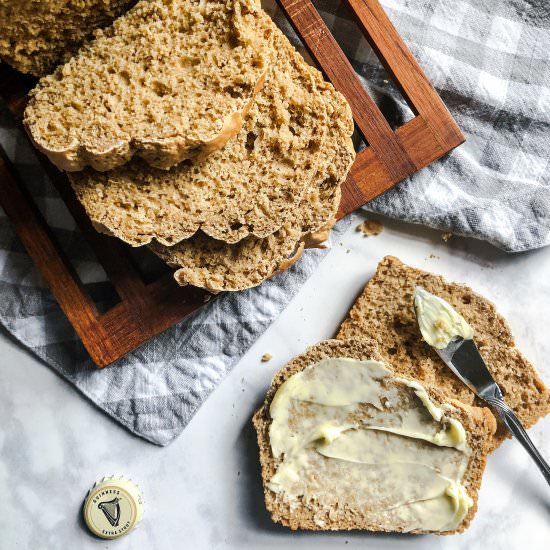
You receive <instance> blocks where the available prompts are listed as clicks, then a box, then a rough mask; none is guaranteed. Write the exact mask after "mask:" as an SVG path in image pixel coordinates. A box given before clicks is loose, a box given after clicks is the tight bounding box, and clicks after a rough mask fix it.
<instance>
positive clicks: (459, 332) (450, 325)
mask: <svg viewBox="0 0 550 550" xmlns="http://www.w3.org/2000/svg"><path fill="white" fill-rule="evenodd" d="M414 309H415V311H416V318H417V319H418V326H419V327H420V332H421V333H422V337H423V338H424V340H426V342H427V343H428V344H430V346H433V347H434V348H437V349H443V348H446V347H447V346H448V345H449V342H451V340H454V339H455V338H457V337H462V338H464V340H471V339H472V338H473V337H474V329H473V328H472V327H471V326H470V325H469V324H468V323H467V322H466V320H465V319H464V317H462V315H460V314H459V313H457V312H456V311H455V310H454V308H453V307H452V306H451V305H450V304H449V303H447V302H446V301H445V300H443V299H442V298H439V296H435V295H433V294H431V293H429V292H428V291H427V290H424V289H423V288H422V287H419V286H417V287H416V288H415V290H414Z"/></svg>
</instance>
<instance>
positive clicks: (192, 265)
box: [149, 184, 341, 293]
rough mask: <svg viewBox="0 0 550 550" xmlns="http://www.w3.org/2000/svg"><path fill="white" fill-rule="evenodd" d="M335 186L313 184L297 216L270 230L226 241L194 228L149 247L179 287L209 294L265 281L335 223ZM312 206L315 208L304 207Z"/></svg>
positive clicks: (323, 238)
mask: <svg viewBox="0 0 550 550" xmlns="http://www.w3.org/2000/svg"><path fill="white" fill-rule="evenodd" d="M340 197H341V190H340V187H339V186H338V185H333V184H329V185H324V186H318V187H317V188H315V187H313V188H312V189H311V191H310V192H309V193H307V195H306V196H305V197H304V200H303V201H302V202H303V204H302V205H301V207H300V209H299V210H298V211H297V213H296V214H297V215H295V216H291V218H290V219H289V220H288V221H287V222H286V223H285V225H284V226H283V227H281V228H280V229H278V230H277V231H276V232H275V233H273V234H272V235H269V236H268V237H264V238H258V237H252V236H249V237H246V238H244V239H242V240H241V241H239V242H238V243H235V244H228V243H226V242H224V241H218V240H216V239H213V238H212V237H208V236H207V235H205V234H204V233H202V232H201V233H197V234H195V235H194V236H193V237H191V238H190V239H187V240H185V241H181V242H179V243H178V244H176V245H175V246H163V245H160V244H158V243H157V244H151V245H149V247H150V248H151V250H152V251H153V252H154V253H155V254H157V255H158V256H159V257H160V258H161V259H163V260H164V261H165V262H167V263H168V265H170V266H171V267H175V268H177V270H176V272H175V273H174V278H175V279H176V281H177V282H178V284H180V285H181V286H186V285H192V286H196V287H200V288H205V289H207V290H209V291H210V292H213V293H218V292H225V291H237V290H244V289H246V288H252V287H254V286H257V285H259V284H261V283H262V282H264V281H265V280H266V279H269V278H271V277H273V276H275V275H277V274H278V273H281V272H283V271H285V270H286V269H288V268H289V267H290V266H292V265H293V264H294V263H296V262H297V261H298V260H299V259H300V258H301V256H302V253H303V251H304V248H313V247H318V246H321V245H322V243H323V242H324V241H326V240H327V238H328V235H329V233H330V230H331V229H332V227H333V226H334V223H335V216H336V211H337V210H338V205H339V204H340ZM310 205H314V206H315V207H316V208H315V210H314V209H312V210H310V209H309V206H310Z"/></svg>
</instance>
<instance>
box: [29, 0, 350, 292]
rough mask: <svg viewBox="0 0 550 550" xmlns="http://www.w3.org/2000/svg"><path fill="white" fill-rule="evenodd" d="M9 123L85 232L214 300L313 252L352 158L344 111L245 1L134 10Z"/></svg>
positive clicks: (186, 0) (187, 0) (181, 0)
mask: <svg viewBox="0 0 550 550" xmlns="http://www.w3.org/2000/svg"><path fill="white" fill-rule="evenodd" d="M24 123H25V126H26V128H27V130H28V132H29V134H30V136H31V138H32V139H33V141H34V143H35V144H36V146H37V147H38V148H39V149H40V150H41V151H42V152H43V153H45V154H46V155H47V156H48V157H49V158H50V159H51V160H52V162H53V163H54V164H56V165H57V166H58V167H60V168H61V169H64V170H66V171H68V172H69V177H70V180H71V183H72V185H73V188H74V190H75V192H76V195H77V197H78V199H79V200H80V201H81V203H82V204H83V206H84V208H85V209H86V212H87V213H88V215H89V216H90V218H91V220H92V222H93V223H94V225H95V226H96V227H97V228H98V230H100V231H103V232H106V233H108V234H111V235H114V236H116V237H118V238H120V239H122V240H123V241H125V242H127V243H129V244H131V245H132V246H143V245H149V246H150V248H151V250H152V251H153V252H154V253H156V254H157V255H158V256H160V257H161V258H162V259H164V260H165V261H166V262H167V263H169V264H170V265H172V266H174V267H176V268H177V271H176V273H175V278H176V280H177V281H178V283H179V284H181V285H187V284H191V285H194V286H198V287H203V288H206V289H209V290H211V291H214V292H219V291H224V290H241V289H245V288H249V287H252V286H255V285H257V284H260V283H261V282H262V281H264V280H265V279H267V278H269V277H271V276H273V275H274V274H275V273H277V272H279V271H281V270H283V269H285V268H287V267H288V266H290V265H291V264H292V263H293V262H294V261H296V260H297V259H298V258H299V257H300V255H301V253H302V251H303V249H304V248H305V247H307V246H315V245H317V244H318V243H319V242H320V241H322V240H324V239H326V236H327V233H328V231H329V230H330V228H331V227H332V225H333V224H334V221H335V215H336V211H337V209H338V204H339V200H340V185H341V183H342V182H343V181H344V179H345V177H346V175H347V172H348V170H349V169H350V167H351V164H352V162H353V159H354V156H355V152H354V149H353V145H352V141H351V135H352V132H353V119H352V115H351V111H350V108H349V106H348V104H347V102H346V101H345V99H344V98H343V96H342V95H341V94H339V93H338V92H337V91H336V90H335V89H334V88H333V87H332V85H331V84H329V83H327V82H325V81H324V79H323V77H322V75H321V74H320V73H319V71H317V70H316V69H315V68H313V67H311V66H310V65H308V64H307V63H306V62H305V61H304V60H303V58H302V57H301V56H300V55H299V54H298V53H297V52H296V51H295V49H294V48H293V47H292V45H291V44H290V43H289V41H288V40H287V38H286V37H285V36H284V35H283V34H282V33H281V32H280V31H279V29H278V28H277V27H276V26H275V24H274V23H273V22H272V20H271V19H270V18H269V16H268V15H267V14H266V13H265V12H264V11H263V10H262V9H261V6H260V5H259V2H257V1H256V0H213V1H209V2H203V1H199V0H153V1H141V2H138V3H137V4H136V6H135V7H134V8H132V9H131V10H130V11H129V12H128V13H126V14H125V15H123V16H122V17H120V18H119V19H117V20H116V21H115V22H114V24H113V25H112V26H111V27H109V28H107V29H106V30H104V31H98V32H97V34H96V38H95V40H94V41H91V42H88V43H87V44H86V45H85V46H84V47H82V48H81V49H80V51H79V52H78V54H77V55H76V56H75V57H73V58H72V59H71V60H70V61H68V62H67V63H66V64H65V65H62V66H60V67H58V69H57V70H56V71H55V72H54V73H53V74H52V75H50V76H47V77H44V78H42V79H41V80H40V82H39V84H38V85H37V87H36V88H35V90H33V92H32V93H31V98H30V101H29V104H28V106H27V109H26V112H25V117H24Z"/></svg>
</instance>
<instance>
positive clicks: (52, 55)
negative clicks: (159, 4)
mask: <svg viewBox="0 0 550 550" xmlns="http://www.w3.org/2000/svg"><path fill="white" fill-rule="evenodd" d="M135 3H136V0H78V1H70V2H67V0H2V1H1V2H0V21H2V25H1V27H0V59H2V60H4V61H5V62H6V63H8V64H9V65H11V66H12V67H14V68H16V69H17V70H18V71H21V72H22V73H30V74H33V75H35V76H45V75H47V74H48V73H51V72H52V71H53V70H54V69H55V67H56V66H57V65H58V64H59V63H61V62H64V61H68V59H69V58H70V56H71V55H72V54H74V53H75V52H76V51H77V50H78V48H79V47H80V45H81V44H82V43H83V42H84V40H86V39H87V38H90V37H91V35H92V33H93V31H94V30H95V29H98V28H102V27H105V26H107V25H109V24H110V23H112V21H113V20H114V19H115V18H116V17H118V16H119V15H120V14H121V13H124V12H125V11H126V10H127V9H129V8H130V7H131V6H132V5H133V4H135Z"/></svg>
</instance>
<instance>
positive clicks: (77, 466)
mask: <svg viewBox="0 0 550 550" xmlns="http://www.w3.org/2000/svg"><path fill="white" fill-rule="evenodd" d="M384 224H385V231H384V233H383V234H382V235H380V236H378V237H370V238H364V237H362V236H361V235H360V234H358V233H356V232H355V231H354V226H355V225H356V224H355V223H354V224H353V227H352V228H351V230H350V231H348V233H347V234H346V235H345V237H344V239H343V243H342V244H340V243H336V244H335V246H334V249H333V251H332V252H331V254H330V255H329V256H328V257H327V259H326V260H325V261H324V262H323V263H322V265H321V266H320V268H319V270H318V271H317V272H316V273H315V275H314V276H313V277H312V278H311V279H310V280H309V281H308V283H307V284H306V286H305V287H304V288H303V289H302V291H301V292H300V293H299V295H298V296H297V297H296V298H295V299H294V301H293V302H292V303H291V304H290V306H289V307H288V308H287V309H286V311H285V312H284V313H283V314H282V315H281V317H280V318H279V319H278V321H277V322H276V323H275V324H274V325H273V326H272V327H271V328H270V329H269V330H268V331H267V332H266V333H265V334H264V335H263V336H262V337H261V338H260V339H259V341H258V342H257V343H256V344H255V345H254V346H253V347H252V348H251V349H250V351H249V352H248V353H247V354H246V355H245V356H244V357H243V358H242V360H241V361H240V363H239V364H238V366H237V367H236V368H235V369H234V370H233V371H232V372H231V374H230V375H229V376H228V377H227V378H226V380H225V381H224V382H223V383H222V384H221V386H220V387H219V388H218V389H217V390H216V391H215V392H214V394H213V395H212V396H211V397H210V398H209V399H208V401H207V402H206V404H205V405H204V406H203V407H202V408H201V410H200V411H199V412H198V414H197V415H196V416H195V418H194V419H193V421H192V422H191V424H190V425H189V426H188V428H187V429H186V430H185V431H184V433H183V434H182V435H181V437H179V439H178V440H176V441H175V442H174V443H173V444H172V445H171V446H169V447H167V448H158V447H154V446H153V445H151V444H149V443H146V442H144V441H142V440H140V439H137V438H135V437H133V436H131V435H130V434H129V433H128V432H126V431H125V430H124V429H123V428H121V427H119V426H118V425H117V424H116V423H115V422H113V421H112V420H110V419H109V418H108V417H106V416H105V415H104V414H102V413H101V412H99V411H98V410H97V409H96V408H95V407H94V406H93V405H91V404H90V403H89V402H88V401H86V400H85V399H84V398H83V397H81V396H80V395H78V394H77V393H76V392H75V390H74V389H73V388H72V387H71V386H69V385H68V384H67V383H65V382H64V381H63V380H61V379H60V378H59V377H57V376H56V375H55V374H54V373H53V372H52V371H51V370H49V369H48V368H47V367H46V366H44V365H42V364H41V363H39V362H38V361H37V360H36V359H34V357H32V356H31V355H30V354H28V353H27V352H25V351H24V350H23V349H21V348H20V347H19V346H18V345H17V344H16V343H14V342H12V341H11V340H10V339H9V338H8V337H7V336H6V335H5V333H4V332H0V419H1V420H0V549H1V550H12V549H16V548H17V549H33V550H35V549H36V550H41V549H46V548H47V549H49V548H52V549H88V548H91V549H93V548H116V549H120V550H122V549H136V548H140V549H148V550H149V549H150V550H152V549H172V548H189V549H193V550H202V549H210V548H212V549H217V548H220V549H221V548H239V549H240V548H243V549H246V548H251V549H258V548H270V549H272V548H273V549H279V548H281V549H283V548H293V549H301V548H308V549H309V548H316V549H319V550H322V549H325V548H327V549H328V548H330V549H332V548H346V549H347V548H376V549H379V548H380V549H390V548H411V549H413V548H416V549H418V548H422V549H432V548H433V549H434V550H435V549H440V548H443V549H459V548H460V549H462V548H464V549H466V548H467V549H468V550H475V549H478V548H483V549H484V550H499V549H502V550H504V549H506V550H508V549H516V548H517V549H523V548H529V550H538V549H541V550H542V549H548V548H549V547H550V546H549V545H550V543H549V542H548V541H550V489H549V487H548V486H547V485H546V484H545V482H544V480H543V478H542V476H541V475H540V473H539V472H538V471H537V469H536V468H535V467H534V465H533V464H532V463H531V462H530V461H529V460H528V458H527V456H526V455H525V454H524V452H523V450H522V449H521V448H520V447H519V445H518V444H516V443H514V442H512V441H507V442H506V443H505V444H504V445H502V447H501V448H500V449H498V450H497V451H496V452H495V453H494V454H493V455H492V456H491V457H490V459H489V463H488V467H487V470H486V474H485V478H484V481H483V486H482V489H481V493H480V499H479V511H478V514H477V516H476V518H475V520H474V522H473V524H472V526H471V527H470V529H469V530H468V531H467V532H466V533H464V534H463V535H458V536H451V537H436V536H420V537H414V536H393V535H373V534H365V533H351V534H350V533H335V534H308V533H291V532H289V531H287V530H285V529H283V528H280V527H278V526H275V525H273V524H272V523H271V522H270V520H269V518H268V516H267V514H266V512H265V510H264V507H263V502H262V495H261V487H260V481H259V468H258V464H257V456H256V455H257V451H256V446H255V441H254V435H253V432H252V429H251V425H250V416H251V414H252V412H253V411H254V409H255V408H256V406H257V405H258V403H259V402H260V401H261V400H262V397H263V394H264V391H265V389H266V388H267V386H268V384H269V381H270V378H271V375H272V374H273V373H274V371H275V370H277V369H279V368H280V367H281V366H282V365H283V364H284V363H285V361H286V360H288V359H289V358H290V357H292V356H293V355H296V354H298V353H300V352H302V351H303V349H304V348H305V346H306V345H308V344H313V343H315V342H317V341H319V340H322V339H324V338H327V337H330V336H331V335H333V334H334V332H335V330H336V329H337V327H338V324H339V322H340V320H341V319H343V317H344V316H345V313H346V311H347V309H348V308H349V306H350V305H351V303H352V301H353V299H354V297H355V296H356V295H357V294H358V293H359V291H360V290H361V288H362V287H363V285H364V284H365V282H366V281H367V279H368V278H369V277H370V276H371V275H372V273H373V271H374V268H375V266H376V263H377V262H378V260H379V259H380V258H381V257H382V256H383V255H385V254H394V255H397V256H399V257H400V258H401V259H402V260H403V261H405V262H407V263H410V264H412V265H415V266H418V267H420V268H424V269H428V270H433V271H437V272H440V273H442V274H444V275H445V276H447V277H449V278H451V279H453V280H456V281H463V282H466V283H469V284H471V285H472V286H473V287H474V288H476V289H477V290H479V291H480V292H482V293H484V294H485V295H486V296H488V297H489V298H491V299H493V300H494V301H495V302H497V303H498V304H499V307H500V310H501V311H502V313H503V314H504V315H506V316H507V317H508V319H509V321H510V323H511V325H512V327H513V330H514V332H515V335H516V337H517V340H518V343H519V345H520V347H521V349H522V350H523V351H524V352H525V353H526V354H527V356H528V357H529V358H530V359H531V360H532V361H533V362H534V363H535V364H536V365H537V366H538V368H539V370H540V371H541V373H542V376H543V378H544V379H545V381H546V383H547V384H550V360H549V359H548V358H549V356H550V331H549V326H550V277H549V276H548V274H549V273H550V249H544V250H539V251H535V252H531V253H527V254H522V255H519V256H508V255H505V254H503V253H501V252H499V251H497V250H496V249H494V248H492V247H490V246H488V245H486V244H483V243H479V242H476V241H471V240H468V241H467V240H464V239H458V238H453V239H451V241H450V242H449V243H444V242H443V241H442V240H441V238H440V234H439V233H438V232H435V231H430V230H427V229H423V228H418V227H412V226H407V225H404V224H400V223H396V222H389V221H384ZM265 352H269V353H271V354H273V359H272V360H271V361H270V362H269V363H261V362H260V357H261V356H262V354H263V353H265ZM198 367H200V365H198ZM530 433H531V435H532V437H533V439H534V441H535V442H536V444H537V445H538V446H539V448H540V449H541V451H543V453H544V454H546V456H547V457H550V438H549V434H550V418H547V419H545V420H543V421H541V422H540V423H539V424H538V425H537V426H536V427H535V428H534V429H532V430H530ZM110 473H124V474H126V475H127V476H130V477H132V478H133V479H135V480H136V481H137V482H138V483H139V484H140V485H141V486H142V488H143V490H144V494H145V499H146V506H147V507H146V511H145V516H144V520H143V523H142V525H141V526H140V527H139V528H138V529H137V530H136V531H135V532H133V533H132V534H131V535H129V536H127V537H125V538H123V539H120V540H118V541H114V542H108V541H102V540H99V539H95V538H93V537H92V536H91V535H89V534H88V533H87V531H86V529H85V527H83V525H82V522H81V520H80V506H81V502H82V499H83V497H84V495H85V494H86V491H87V489H88V488H89V486H90V485H91V484H92V483H93V482H94V481H95V480H96V478H99V477H101V476H103V475H106V474H110Z"/></svg>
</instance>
